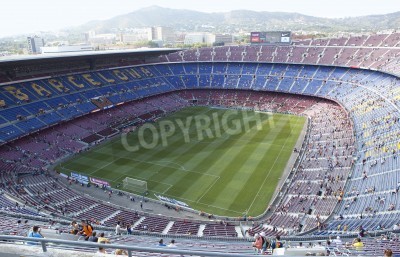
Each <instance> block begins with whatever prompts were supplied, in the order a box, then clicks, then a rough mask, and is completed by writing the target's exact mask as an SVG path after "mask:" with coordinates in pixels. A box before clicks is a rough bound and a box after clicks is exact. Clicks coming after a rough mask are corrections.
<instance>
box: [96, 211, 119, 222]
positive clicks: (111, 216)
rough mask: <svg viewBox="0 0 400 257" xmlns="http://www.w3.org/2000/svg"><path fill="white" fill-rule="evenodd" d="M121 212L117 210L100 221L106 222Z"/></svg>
mask: <svg viewBox="0 0 400 257" xmlns="http://www.w3.org/2000/svg"><path fill="white" fill-rule="evenodd" d="M119 213H121V211H116V212H114V213H113V214H111V215H109V216H107V217H105V218H104V219H102V220H101V221H100V223H101V224H104V223H105V222H106V221H107V220H110V219H112V218H114V217H115V216H117V215H118V214H119Z"/></svg>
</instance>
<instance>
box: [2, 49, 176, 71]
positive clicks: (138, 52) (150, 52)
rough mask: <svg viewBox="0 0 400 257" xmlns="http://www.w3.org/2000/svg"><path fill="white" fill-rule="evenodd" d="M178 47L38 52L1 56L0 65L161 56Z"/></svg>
mask: <svg viewBox="0 0 400 257" xmlns="http://www.w3.org/2000/svg"><path fill="white" fill-rule="evenodd" d="M178 50H180V49H178V48H139V49H128V50H104V51H85V52H69V53H56V54H38V55H14V56H4V57H0V67H4V66H10V65H21V64H22V65H23V64H34V63H38V62H43V61H46V60H48V61H62V60H79V59H96V58H99V57H101V58H104V57H123V56H137V57H140V56H159V55H163V54H168V53H173V52H176V51H178Z"/></svg>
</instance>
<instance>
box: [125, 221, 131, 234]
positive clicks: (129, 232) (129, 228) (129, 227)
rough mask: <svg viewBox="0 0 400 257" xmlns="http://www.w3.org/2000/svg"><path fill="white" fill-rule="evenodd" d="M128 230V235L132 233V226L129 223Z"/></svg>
mask: <svg viewBox="0 0 400 257" xmlns="http://www.w3.org/2000/svg"><path fill="white" fill-rule="evenodd" d="M126 232H127V233H128V235H132V226H131V224H129V223H128V224H127V225H126Z"/></svg>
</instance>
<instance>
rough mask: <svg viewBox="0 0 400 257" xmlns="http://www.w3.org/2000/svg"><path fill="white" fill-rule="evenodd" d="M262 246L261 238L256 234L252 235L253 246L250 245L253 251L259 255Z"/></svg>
mask: <svg viewBox="0 0 400 257" xmlns="http://www.w3.org/2000/svg"><path fill="white" fill-rule="evenodd" d="M262 245H263V241H262V237H261V236H260V235H259V234H258V233H256V234H255V235H254V242H253V244H252V246H253V248H254V250H255V251H256V252H257V253H260V252H261V249H262Z"/></svg>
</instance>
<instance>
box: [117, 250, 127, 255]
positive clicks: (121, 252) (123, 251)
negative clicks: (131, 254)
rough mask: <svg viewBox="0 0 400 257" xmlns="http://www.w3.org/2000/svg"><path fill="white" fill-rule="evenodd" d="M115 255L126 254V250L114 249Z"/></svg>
mask: <svg viewBox="0 0 400 257" xmlns="http://www.w3.org/2000/svg"><path fill="white" fill-rule="evenodd" d="M114 254H115V255H128V252H127V251H126V250H122V249H117V250H115V253H114Z"/></svg>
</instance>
